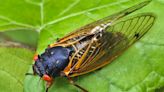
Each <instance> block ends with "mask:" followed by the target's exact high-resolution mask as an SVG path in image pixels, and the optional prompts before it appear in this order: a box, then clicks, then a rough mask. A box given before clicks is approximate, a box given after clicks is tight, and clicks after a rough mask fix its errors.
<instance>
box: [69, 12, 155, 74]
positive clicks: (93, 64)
mask: <svg viewBox="0 0 164 92" xmlns="http://www.w3.org/2000/svg"><path fill="white" fill-rule="evenodd" d="M154 21H155V17H154V16H153V15H151V14H141V15H139V16H136V17H132V18H129V19H127V20H124V21H120V22H118V23H115V24H113V25H111V26H109V27H108V28H107V29H106V31H105V32H104V33H103V35H102V37H101V38H100V39H99V42H100V43H101V44H100V46H99V47H97V49H99V50H95V51H98V52H94V53H97V54H96V55H95V54H94V56H90V57H88V58H92V59H91V60H90V61H89V62H88V61H87V63H85V61H84V62H83V64H82V66H81V67H80V68H79V69H78V70H75V71H73V73H72V74H71V76H78V75H81V74H85V73H88V72H91V71H93V70H96V69H98V68H101V67H103V66H104V65H106V64H108V63H110V62H111V61H113V60H114V59H115V58H116V57H118V56H119V55H120V54H121V53H122V52H124V51H125V50H126V49H127V48H128V47H129V46H131V45H132V44H133V43H134V42H136V41H137V40H139V39H140V38H141V37H143V35H144V34H145V33H147V32H148V30H149V29H150V28H151V27H152V25H153V23H154Z"/></svg>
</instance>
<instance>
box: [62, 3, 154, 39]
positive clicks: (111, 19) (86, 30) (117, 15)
mask: <svg viewBox="0 0 164 92" xmlns="http://www.w3.org/2000/svg"><path fill="white" fill-rule="evenodd" d="M150 1H151V0H148V1H144V2H141V3H140V4H137V5H134V6H132V7H130V8H127V9H125V10H122V11H120V12H118V13H115V14H113V15H110V16H108V17H106V18H103V19H100V20H98V21H95V22H93V23H90V24H88V25H86V26H84V27H81V28H80V29H78V30H75V31H74V32H72V33H70V34H68V35H67V36H65V37H64V38H61V39H59V41H60V42H63V41H65V40H67V39H70V38H74V37H77V36H79V35H83V34H88V33H91V30H92V29H93V28H95V27H96V26H98V25H100V24H106V23H109V22H110V23H113V22H115V21H117V20H118V19H120V18H122V17H125V16H126V15H129V14H130V13H132V12H134V11H136V10H139V9H141V8H142V7H144V6H146V5H147V4H149V3H150Z"/></svg>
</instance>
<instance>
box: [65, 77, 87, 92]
mask: <svg viewBox="0 0 164 92" xmlns="http://www.w3.org/2000/svg"><path fill="white" fill-rule="evenodd" d="M67 78H68V80H69V83H71V84H72V85H74V86H75V87H77V88H79V89H81V90H82V91H83V92H88V91H87V90H86V89H85V88H83V87H81V86H80V85H78V84H76V83H75V82H74V81H73V80H72V79H71V78H70V77H69V76H67Z"/></svg>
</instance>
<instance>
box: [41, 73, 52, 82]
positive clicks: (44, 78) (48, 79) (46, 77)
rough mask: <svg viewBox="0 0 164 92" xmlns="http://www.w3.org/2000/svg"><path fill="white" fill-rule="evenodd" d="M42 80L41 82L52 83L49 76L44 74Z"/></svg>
mask: <svg viewBox="0 0 164 92" xmlns="http://www.w3.org/2000/svg"><path fill="white" fill-rule="evenodd" d="M42 78H43V80H45V81H48V82H51V81H52V78H51V77H50V76H48V75H47V74H44V75H43V77H42Z"/></svg>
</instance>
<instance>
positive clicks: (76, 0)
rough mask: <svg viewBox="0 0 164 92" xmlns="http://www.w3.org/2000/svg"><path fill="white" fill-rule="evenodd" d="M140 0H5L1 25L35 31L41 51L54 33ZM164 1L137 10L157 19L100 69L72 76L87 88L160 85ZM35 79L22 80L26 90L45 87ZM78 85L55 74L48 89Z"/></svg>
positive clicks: (138, 91) (133, 89)
mask: <svg viewBox="0 0 164 92" xmlns="http://www.w3.org/2000/svg"><path fill="white" fill-rule="evenodd" d="M142 1H143V0H137V1H134V0H120V1H118V0H117V1H115V0H41V1H40V0H16V1H11V0H5V1H3V3H0V6H1V7H0V31H5V30H17V29H31V30H37V31H39V32H40V37H39V43H38V48H37V52H39V53H42V52H43V51H44V49H45V48H46V47H47V45H48V44H50V43H54V42H55V41H56V39H57V38H61V37H63V36H64V35H66V34H68V33H69V32H71V31H74V30H76V29H78V28H80V27H81V26H84V25H86V24H88V23H91V22H93V21H95V20H98V19H101V18H103V17H106V16H108V15H110V14H113V13H116V12H118V11H120V10H123V9H125V8H128V7H130V6H132V5H135V4H137V3H139V2H142ZM0 2H2V0H1V1H0ZM163 3H164V1H163V0H153V1H152V2H151V3H150V4H149V5H148V6H146V7H144V8H143V9H141V10H139V11H137V12H135V14H138V13H139V12H153V13H154V14H155V15H156V16H157V20H156V23H155V25H154V26H153V28H152V29H151V30H150V31H149V32H148V33H147V34H146V36H144V38H143V39H141V40H140V41H139V42H137V43H136V44H135V45H133V46H132V47H130V48H129V49H128V50H127V51H126V52H125V53H124V54H123V55H121V56H120V57H119V58H118V59H116V60H114V62H113V63H111V64H109V65H107V66H106V67H104V68H102V69H101V70H97V71H94V72H92V73H89V74H86V75H83V76H80V77H78V78H75V80H76V82H77V83H78V84H80V85H81V86H83V87H84V88H86V89H88V90H89V91H90V92H95V91H96V92H100V91H101V92H125V91H127V92H154V91H155V89H157V88H160V87H162V86H164V77H163V76H164V72H163V71H164V67H163V65H164V62H163V60H164V58H163V57H162V56H163V55H164V52H163V51H164V45H163V44H164V42H163V40H162V39H164V31H163V24H164V18H163V10H164V7H163ZM8 9H9V11H8ZM27 57H28V56H27ZM9 60H10V59H9ZM7 65H9V64H7ZM7 65H6V66H7ZM16 71H17V70H16ZM30 72H32V70H31V68H30ZM38 81H39V77H33V76H27V77H26V79H25V83H24V90H25V92H38V91H39V92H44V90H45V89H44V83H43V82H41V83H39V82H38ZM3 86H4V85H3ZM0 87H1V86H0ZM18 88H19V87H18ZM77 90H78V89H77V88H75V87H74V86H72V85H70V84H69V83H68V81H67V80H66V79H65V78H56V79H55V83H54V85H53V86H52V87H51V89H50V91H49V92H77Z"/></svg>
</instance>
